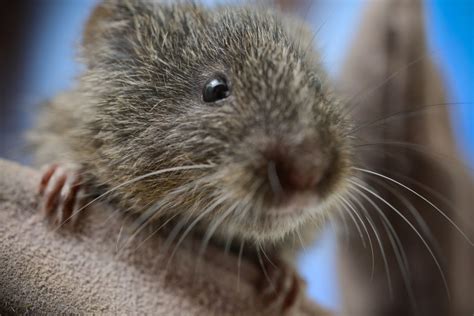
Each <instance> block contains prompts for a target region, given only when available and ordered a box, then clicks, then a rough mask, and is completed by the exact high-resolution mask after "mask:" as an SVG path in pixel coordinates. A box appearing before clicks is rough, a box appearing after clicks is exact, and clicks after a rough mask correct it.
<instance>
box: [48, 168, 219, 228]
mask: <svg viewBox="0 0 474 316" xmlns="http://www.w3.org/2000/svg"><path fill="white" fill-rule="evenodd" d="M212 167H214V165H209V164H207V165H193V166H179V167H173V168H168V169H162V170H158V171H153V172H150V173H147V174H144V175H141V176H138V177H136V178H133V179H131V180H128V181H125V182H123V183H121V184H119V185H117V186H115V187H113V188H111V189H109V190H107V191H105V192H104V193H102V194H101V195H99V196H98V197H96V198H95V199H93V200H92V201H90V202H89V203H87V204H85V205H84V206H82V207H81V208H79V209H78V210H76V211H74V212H73V213H72V214H71V216H69V217H68V218H67V219H66V220H65V221H64V222H63V223H62V224H61V225H59V226H58V227H57V228H56V229H54V230H53V231H52V232H57V231H58V230H59V229H60V228H61V227H62V226H63V225H64V224H65V223H66V222H68V221H69V220H70V219H72V218H73V217H75V216H77V215H78V214H79V213H80V212H82V211H83V210H85V209H86V208H88V207H89V206H91V205H92V204H93V203H95V202H97V201H99V200H100V199H102V198H103V197H105V196H107V195H109V194H111V193H113V192H115V191H117V190H118V189H120V188H123V187H125V186H127V185H130V184H133V183H136V182H138V181H141V180H144V179H147V178H150V177H153V176H158V175H161V174H164V173H169V172H175V171H184V170H194V169H208V168H212Z"/></svg>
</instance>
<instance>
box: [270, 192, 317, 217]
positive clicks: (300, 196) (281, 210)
mask: <svg viewBox="0 0 474 316" xmlns="http://www.w3.org/2000/svg"><path fill="white" fill-rule="evenodd" d="M320 202H321V199H320V197H319V196H318V195H317V194H315V193H314V192H307V193H296V194H293V195H291V196H288V195H287V196H280V197H278V199H277V200H276V201H275V203H274V204H273V205H272V206H270V207H269V209H268V211H267V212H266V215H267V216H270V217H272V216H277V217H279V216H284V217H286V216H301V215H303V214H304V213H305V212H307V211H308V210H314V209H317V207H318V204H320Z"/></svg>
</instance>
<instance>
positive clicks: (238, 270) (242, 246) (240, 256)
mask: <svg viewBox="0 0 474 316" xmlns="http://www.w3.org/2000/svg"><path fill="white" fill-rule="evenodd" d="M244 245H245V241H244V240H242V241H241V242H240V249H239V256H238V259H237V293H240V267H241V265H242V255H243V253H244Z"/></svg>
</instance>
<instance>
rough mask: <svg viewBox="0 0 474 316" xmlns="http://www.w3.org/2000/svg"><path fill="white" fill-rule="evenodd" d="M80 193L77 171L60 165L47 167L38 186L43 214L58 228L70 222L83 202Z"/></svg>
mask: <svg viewBox="0 0 474 316" xmlns="http://www.w3.org/2000/svg"><path fill="white" fill-rule="evenodd" d="M80 191H81V177H80V175H79V172H78V171H77V169H75V168H74V167H67V166H63V165H60V164H52V165H49V166H47V167H46V168H44V170H43V173H42V176H41V181H40V183H39V186H38V193H39V195H40V196H41V206H40V207H41V211H42V213H43V214H44V215H45V216H46V217H47V218H48V219H50V220H51V221H52V222H53V223H54V224H55V225H58V226H60V225H62V224H64V223H66V222H68V221H70V220H71V218H72V216H73V213H74V211H76V210H77V208H78V205H79V204H80V203H79V202H81V198H80V197H79V193H80Z"/></svg>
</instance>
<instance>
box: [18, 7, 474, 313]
mask: <svg viewBox="0 0 474 316" xmlns="http://www.w3.org/2000/svg"><path fill="white" fill-rule="evenodd" d="M204 2H207V3H210V2H216V1H209V0H208V1H204ZM217 2H218V1H217ZM93 3H94V1H92V0H40V1H38V8H39V9H41V10H42V15H41V18H40V20H38V21H37V22H36V25H34V27H32V28H31V32H30V34H29V36H30V44H29V46H30V47H29V48H28V60H27V62H28V65H27V67H25V68H26V69H27V72H26V73H25V74H23V76H24V78H25V82H26V88H25V90H24V93H23V94H22V100H21V102H20V103H19V107H18V111H20V112H21V113H22V114H24V115H21V116H20V122H19V124H21V125H22V126H25V127H26V126H28V125H29V124H30V121H31V117H32V114H31V113H33V112H34V111H33V109H35V107H36V104H37V103H38V102H40V101H42V100H45V99H47V98H48V97H50V96H53V95H54V94H56V93H57V92H58V91H60V90H62V89H65V88H67V87H69V86H70V85H71V84H72V82H73V78H74V74H76V73H77V71H78V70H79V66H78V65H77V64H76V63H75V62H74V51H75V50H74V47H75V45H76V44H77V40H78V36H79V34H80V30H81V27H82V25H83V23H84V21H85V19H86V17H87V15H88V13H89V10H90V9H91V7H92V5H93ZM40 4H41V5H40ZM366 4H367V1H361V0H352V1H351V0H338V1H330V0H327V1H326V3H325V5H324V6H323V8H322V9H318V8H316V6H315V5H313V6H312V9H311V12H310V14H309V18H310V19H311V21H312V23H313V24H314V26H315V28H318V27H320V26H321V24H323V26H322V30H321V31H320V32H319V33H318V34H319V35H318V38H317V40H318V46H320V47H321V49H322V51H323V55H324V56H325V61H326V64H327V67H328V69H329V72H330V73H331V74H333V75H334V74H336V73H337V70H338V66H339V65H340V64H341V61H342V59H343V53H344V51H345V48H347V45H348V44H349V42H350V41H349V40H350V38H351V36H353V33H352V32H353V31H354V30H355V29H356V25H357V23H358V22H359V20H360V15H361V9H362V8H363V7H364V5H366ZM426 16H427V25H428V36H429V43H430V48H431V51H432V55H433V56H434V58H435V60H436V62H437V63H438V64H439V66H440V68H441V71H442V72H443V74H444V76H445V80H446V83H447V86H448V88H449V97H450V101H452V102H461V103H462V104H461V105H456V106H455V107H452V109H453V119H454V121H455V124H454V126H455V127H456V133H457V136H458V140H459V144H460V148H462V149H463V151H464V154H465V155H466V158H467V159H468V160H469V161H471V162H472V161H474V124H473V122H474V110H473V105H472V102H473V101H474V94H473V79H474V22H473V21H474V2H473V1H470V0H457V1H453V0H445V1H443V0H428V1H427V2H426ZM321 21H322V22H321ZM335 248H336V246H335V237H334V233H333V232H332V230H331V229H330V228H328V229H327V232H325V233H324V234H323V236H322V239H321V240H320V241H319V242H318V243H317V244H316V245H315V246H314V247H312V248H310V249H307V251H305V252H304V253H303V254H302V256H301V258H300V264H299V265H300V269H301V271H302V273H303V274H304V276H305V277H306V278H307V280H308V286H309V291H310V294H311V295H312V296H313V297H315V298H317V300H318V301H319V302H321V303H322V304H324V305H326V306H328V307H331V308H337V306H338V301H339V298H338V295H337V293H338V289H337V286H336V284H337V282H336V258H335Z"/></svg>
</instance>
